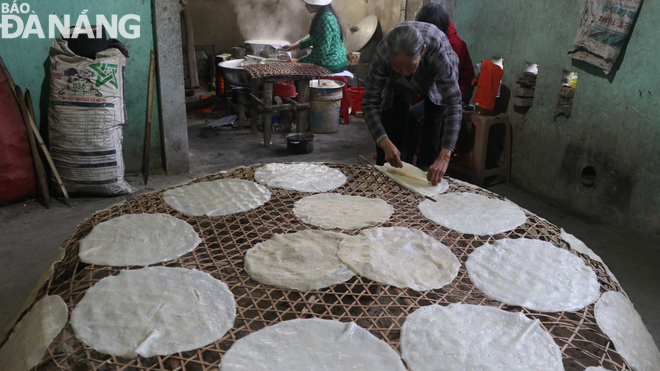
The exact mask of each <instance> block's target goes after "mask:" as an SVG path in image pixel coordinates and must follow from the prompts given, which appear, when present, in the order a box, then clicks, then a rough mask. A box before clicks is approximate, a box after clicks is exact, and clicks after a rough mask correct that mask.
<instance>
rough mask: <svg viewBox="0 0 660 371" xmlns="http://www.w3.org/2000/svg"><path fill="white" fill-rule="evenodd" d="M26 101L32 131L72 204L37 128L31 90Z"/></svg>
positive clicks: (64, 193) (66, 200) (63, 191)
mask: <svg viewBox="0 0 660 371" xmlns="http://www.w3.org/2000/svg"><path fill="white" fill-rule="evenodd" d="M25 103H26V104H27V107H28V111H29V112H30V115H29V116H30V126H31V127H32V133H33V134H34V137H35V138H36V139H37V141H38V142H39V145H40V146H41V150H42V151H43V153H44V156H46V160H48V165H50V170H51V171H52V172H53V175H54V176H55V180H57V183H58V184H59V185H60V189H61V190H62V194H63V195H64V199H65V201H64V203H66V204H67V205H68V206H71V200H70V199H69V192H67V191H66V187H64V184H63V183H62V178H60V173H59V172H58V171H57V168H56V167H55V163H54V162H53V158H52V157H50V152H48V148H47V147H46V143H44V140H43V138H42V137H41V134H39V129H37V124H36V123H35V119H34V107H33V106H32V96H31V95H30V90H25Z"/></svg>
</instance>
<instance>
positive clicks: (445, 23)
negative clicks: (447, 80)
mask: <svg viewBox="0 0 660 371" xmlns="http://www.w3.org/2000/svg"><path fill="white" fill-rule="evenodd" d="M415 20H416V21H417V22H426V23H431V24H433V25H435V26H436V27H438V28H439V29H440V31H442V32H444V34H445V35H447V39H449V43H450V44H451V48H452V49H453V50H454V52H455V53H456V55H458V70H459V73H458V86H459V87H460V88H461V95H462V96H463V102H465V103H466V104H467V103H469V100H470V98H471V97H469V96H465V92H466V90H467V88H468V87H469V86H471V82H472V78H473V77H474V69H473V67H472V59H471V58H470V53H469V52H468V48H467V44H466V43H465V41H463V40H461V38H460V37H458V34H457V33H456V28H454V24H453V23H452V22H451V20H450V19H449V14H447V12H446V11H445V9H444V8H443V7H442V5H439V4H434V3H430V4H426V5H424V6H422V7H421V8H420V9H419V11H418V12H417V17H416V18H415ZM466 98H467V100H466Z"/></svg>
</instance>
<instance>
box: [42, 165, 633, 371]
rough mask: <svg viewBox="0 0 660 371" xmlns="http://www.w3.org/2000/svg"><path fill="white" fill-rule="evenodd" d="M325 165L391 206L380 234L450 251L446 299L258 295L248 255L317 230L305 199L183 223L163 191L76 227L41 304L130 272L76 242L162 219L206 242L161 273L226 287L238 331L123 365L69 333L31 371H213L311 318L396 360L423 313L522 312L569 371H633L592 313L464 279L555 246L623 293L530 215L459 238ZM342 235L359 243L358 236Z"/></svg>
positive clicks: (287, 194)
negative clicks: (504, 299) (242, 348)
mask: <svg viewBox="0 0 660 371" xmlns="http://www.w3.org/2000/svg"><path fill="white" fill-rule="evenodd" d="M328 165H329V166H331V167H333V168H336V169H338V170H340V171H342V172H344V174H346V176H347V177H348V182H347V183H346V184H345V185H344V186H342V187H340V188H338V189H336V190H334V191H332V192H335V193H341V194H347V195H359V196H364V197H368V198H382V199H384V200H386V201H387V202H388V203H390V204H391V205H393V206H394V210H395V212H394V215H393V216H392V218H391V219H390V220H389V221H388V222H386V223H383V224H380V225H378V226H379V227H388V226H401V227H409V228H415V229H419V230H422V231H424V232H426V233H427V234H429V235H431V236H433V237H434V238H435V239H437V240H438V241H440V242H442V243H443V244H445V245H447V246H448V247H449V248H450V249H451V251H452V252H454V254H455V255H456V256H457V257H458V259H459V260H460V262H461V268H460V270H459V273H458V276H457V277H456V279H455V280H454V281H453V282H452V283H451V284H449V285H447V286H445V287H444V288H442V289H439V290H430V291H425V292H417V291H414V290H410V289H405V290H400V289H397V288H395V287H392V286H388V285H384V284H380V283H377V282H372V281H370V280H368V279H366V278H363V277H360V276H356V277H353V278H352V279H351V280H349V281H347V282H345V283H343V284H338V285H334V286H331V287H329V288H326V289H322V290H314V291H297V290H285V289H279V288H275V287H271V286H266V285H262V284H260V283H258V282H256V281H254V280H252V279H251V278H250V277H249V276H248V275H247V273H246V272H245V270H244V269H243V262H244V259H243V257H244V254H245V252H246V251H247V250H248V249H250V248H251V247H252V246H254V245H255V244H256V243H258V242H262V241H264V240H267V239H269V238H270V237H272V236H273V235H274V234H276V233H280V234H282V233H293V232H296V231H302V230H308V229H318V228H317V227H314V226H310V225H306V224H303V223H302V222H300V221H299V220H298V219H297V218H296V217H295V216H294V214H293V212H292V208H293V204H294V202H296V201H297V200H299V199H300V198H302V197H304V196H306V195H309V194H304V193H300V192H294V191H286V190H281V189H271V191H272V193H273V197H272V199H271V200H270V201H269V202H268V203H266V204H265V205H264V206H262V207H260V208H257V209H255V210H252V211H248V212H243V213H238V214H233V215H228V216H224V217H215V218H210V217H187V216H185V215H182V214H181V213H179V212H177V211H176V210H174V209H172V208H170V207H169V206H168V205H167V204H165V202H164V201H163V199H162V195H163V193H164V191H165V190H161V191H159V192H156V193H152V194H147V195H142V196H139V197H136V198H134V199H132V200H128V201H126V202H124V203H122V204H120V205H118V206H114V207H111V208H110V209H107V210H105V211H101V212H99V213H97V214H95V215H94V216H92V217H91V218H90V219H88V220H87V221H85V222H83V223H82V224H80V225H79V226H78V228H77V229H76V231H75V232H74V234H73V235H72V236H71V237H70V238H69V239H68V240H67V241H66V242H65V243H64V244H63V248H64V249H65V251H66V255H65V258H64V260H63V261H62V262H60V263H58V264H57V265H56V267H55V273H54V275H53V276H52V277H51V279H50V280H49V281H48V282H47V283H46V284H45V285H44V286H43V287H42V288H41V290H40V292H39V295H38V298H41V297H42V296H44V295H59V296H61V297H62V298H63V299H64V301H65V302H66V303H67V305H68V307H69V311H71V310H72V309H73V308H75V306H76V304H77V303H79V302H80V300H81V299H82V297H83V296H84V294H85V292H86V291H87V289H88V288H90V287H91V286H93V285H94V284H95V283H96V282H98V281H99V280H101V279H102V278H104V277H107V276H112V275H117V274H119V272H120V271H121V270H123V269H125V268H124V267H106V266H96V265H88V264H84V263H81V262H80V259H79V258H78V241H80V240H81V239H82V238H84V237H85V236H87V235H88V234H89V232H90V231H91V230H92V228H93V227H94V226H95V225H97V224H99V223H101V222H104V221H107V220H110V219H112V218H116V217H119V216H121V215H126V214H136V213H164V214H169V215H172V216H175V217H177V218H180V219H182V220H185V221H187V222H188V223H190V224H191V225H192V226H193V227H194V228H195V230H196V231H197V232H198V233H199V235H200V236H201V237H202V238H203V240H204V241H203V242H202V243H201V244H200V246H199V247H198V248H197V249H196V250H195V251H194V252H191V253H189V254H186V255H184V256H183V257H181V258H179V259H177V260H174V261H170V262H165V263H162V264H157V265H160V266H166V267H183V268H189V269H193V268H194V269H197V270H202V271H205V272H208V273H210V274H211V275H212V276H213V277H215V278H217V279H220V280H222V281H223V282H225V283H227V285H229V288H230V290H231V291H232V292H233V293H234V296H235V299H236V304H237V317H236V322H235V326H234V327H233V328H232V329H231V330H230V331H229V332H228V333H227V334H226V335H225V336H224V337H223V338H222V339H220V340H218V341H216V342H215V343H212V344H209V345H207V346H205V347H202V348H199V349H196V350H194V351H189V352H181V353H176V354H172V355H167V356H157V357H151V358H143V357H138V358H135V359H125V358H121V357H116V356H112V355H107V354H101V353H99V352H97V351H95V350H94V349H92V348H90V347H88V346H86V345H85V344H83V343H82V342H81V341H79V340H78V339H77V338H76V337H75V335H74V334H73V330H72V328H71V326H70V325H67V326H66V327H65V328H64V329H63V330H62V331H61V333H60V334H59V335H58V336H57V337H56V338H55V340H54V341H53V342H52V344H51V345H50V347H49V349H48V351H47V353H46V355H45V357H44V358H43V360H42V362H41V363H40V365H39V366H37V367H35V368H34V370H39V371H55V370H58V371H59V370H76V371H86V370H93V371H138V370H139V371H147V370H172V371H184V370H185V371H217V369H218V365H219V363H220V359H221V357H222V355H223V354H224V353H225V352H226V351H227V350H228V349H229V348H230V347H231V345H232V344H233V343H234V342H235V341H236V340H238V339H240V338H243V337H245V336H246V335H248V334H250V333H253V332H255V331H258V330H259V329H262V328H264V327H266V326H270V325H274V324H276V323H279V322H281V321H286V320H291V319H294V318H310V317H317V318H324V319H334V320H339V321H344V322H347V321H353V322H356V323H357V324H358V325H359V326H362V327H363V328H366V329H367V330H369V331H370V332H371V333H372V334H374V335H375V336H376V337H378V338H379V339H382V340H384V341H385V342H387V343H388V344H389V345H391V346H392V347H393V348H394V349H395V350H396V351H397V352H400V349H399V336H400V330H401V326H402V325H403V322H404V320H405V319H406V316H407V315H409V314H410V313H412V312H413V311H414V310H416V309H418V308H419V307H420V306H424V305H430V304H441V305H448V304H451V303H465V304H475V305H484V306H492V307H497V308H501V309H503V310H505V311H510V312H522V313H524V314H525V315H526V316H527V317H529V318H532V319H538V320H540V322H541V325H542V326H543V327H544V328H545V329H546V330H547V331H548V332H549V333H550V334H551V335H552V336H553V338H554V339H555V342H556V343H557V344H558V346H559V347H560V349H561V352H562V356H563V361H564V366H565V369H566V370H567V371H569V370H580V371H582V370H584V369H585V368H586V367H588V366H598V365H602V366H604V367H606V368H608V369H611V370H616V371H629V370H631V368H630V367H629V366H628V365H627V364H626V362H625V361H624V360H623V359H622V358H621V356H620V355H619V354H618V353H617V352H616V351H615V350H614V349H613V344H612V342H611V341H610V340H609V338H608V337H607V336H606V335H605V334H604V333H603V332H602V331H601V330H600V328H599V327H598V325H597V324H596V320H595V318H594V306H593V305H589V306H588V307H586V308H585V309H583V310H580V311H577V312H560V313H540V312H535V311H530V310H527V309H525V308H522V307H514V306H507V305H504V304H502V303H500V302H498V301H495V300H493V299H491V298H488V297H487V296H486V295H485V294H484V293H483V292H481V291H479V290H477V289H476V288H475V287H474V285H473V284H472V282H471V281H470V279H469V278H468V275H467V271H466V270H465V261H466V260H467V257H468V255H469V254H470V253H471V252H472V251H474V249H475V248H477V247H479V246H481V245H483V244H485V243H489V242H493V241H495V240H499V239H503V238H532V239H540V240H544V241H548V242H551V243H553V244H554V245H555V246H558V247H560V248H564V249H567V250H570V251H571V252H572V253H574V254H576V255H578V256H579V257H580V258H582V259H583V260H584V261H585V263H586V264H588V265H589V266H591V267H592V268H593V269H594V271H595V272H596V274H597V276H598V280H599V282H600V284H601V291H603V292H604V291H622V290H621V288H620V287H619V286H618V284H617V283H616V282H615V281H613V280H612V279H611V278H610V277H609V276H608V274H607V273H606V271H605V269H604V267H603V265H602V264H601V263H599V262H597V261H595V260H593V259H591V258H589V257H588V256H587V255H583V254H581V253H578V252H576V251H574V250H571V249H570V248H569V247H568V244H567V243H566V242H565V241H563V240H562V239H561V238H560V231H559V229H558V228H557V227H555V226H554V225H552V224H550V223H548V222H547V221H545V220H543V219H541V218H539V217H537V216H536V215H533V214H531V213H529V212H527V213H526V215H527V222H526V223H525V224H524V225H522V226H520V227H518V228H516V229H515V230H513V231H510V232H506V233H501V234H497V235H494V236H474V235H465V234H460V233H458V232H456V231H452V230H449V229H446V228H444V227H440V226H438V225H437V224H435V223H434V222H432V221H430V220H428V219H426V218H425V217H423V216H422V215H421V213H420V212H419V210H418V208H417V205H418V204H419V202H420V201H422V200H423V199H421V198H419V197H418V196H415V195H414V194H412V193H410V192H409V191H407V190H405V189H402V188H401V187H399V186H398V185H397V184H396V183H394V182H393V181H391V180H389V179H388V178H387V177H385V176H384V175H382V174H381V173H380V172H378V171H376V170H375V169H373V168H372V167H370V166H361V165H334V164H328ZM258 167H259V166H258V165H255V166H252V167H249V168H239V169H236V170H234V171H232V172H229V173H220V174H215V175H210V176H207V177H204V178H201V179H197V180H194V181H193V182H192V183H197V182H204V181H211V180H216V179H222V178H237V179H245V180H250V181H254V171H255V170H256V169H257V168H258ZM449 183H450V188H449V191H448V192H470V193H477V194H481V195H485V196H488V197H491V198H500V199H501V197H499V196H497V195H495V194H493V193H491V192H488V191H486V190H484V189H481V188H474V187H471V186H468V185H466V184H465V183H460V182H456V181H453V180H450V181H449ZM336 231H339V230H336ZM341 232H342V233H346V234H349V235H356V234H358V233H359V232H360V230H356V231H341ZM139 268H142V267H128V269H139ZM37 300H38V299H37ZM35 302H36V301H35Z"/></svg>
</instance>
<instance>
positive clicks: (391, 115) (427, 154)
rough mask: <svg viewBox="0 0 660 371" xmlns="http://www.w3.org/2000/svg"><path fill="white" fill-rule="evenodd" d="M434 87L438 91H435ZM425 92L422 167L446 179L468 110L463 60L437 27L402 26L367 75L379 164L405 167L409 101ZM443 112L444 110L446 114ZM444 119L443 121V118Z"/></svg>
mask: <svg viewBox="0 0 660 371" xmlns="http://www.w3.org/2000/svg"><path fill="white" fill-rule="evenodd" d="M434 83H435V86H436V87H437V90H436V89H432V87H433V84H434ZM417 94H422V95H423V97H424V104H425V112H426V115H425V120H427V122H426V123H425V125H424V132H423V133H422V147H421V149H420V153H419V156H418V164H419V165H421V166H423V167H425V166H428V167H429V169H428V175H427V177H428V180H429V181H430V182H431V183H432V184H433V185H437V184H438V183H440V181H441V180H442V177H443V176H444V174H445V172H446V171H447V166H448V165H449V160H450V158H451V153H452V151H453V150H454V146H455V145H456V139H457V138H458V133H459V131H460V127H461V118H462V114H463V110H462V108H461V91H460V88H459V86H458V57H457V55H456V53H455V52H454V51H453V50H452V47H451V45H450V43H449V40H448V39H447V36H445V34H444V33H443V32H442V31H440V30H439V29H438V28H437V27H436V26H434V25H432V24H429V23H421V22H403V23H401V24H399V25H398V26H396V27H395V28H394V29H393V30H392V31H390V33H389V34H388V36H387V38H385V39H384V40H383V41H381V42H380V44H379V45H378V47H377V49H376V53H375V55H374V57H373V60H372V62H371V72H370V73H369V76H368V77H367V82H366V85H365V90H364V95H363V99H362V110H363V111H364V115H365V121H366V123H367V126H368V128H369V131H370V132H371V135H372V137H373V138H374V140H375V141H376V144H377V154H378V156H377V157H378V158H377V163H378V164H379V165H382V164H384V163H385V162H389V163H390V165H392V166H394V167H402V166H403V164H402V163H401V151H404V152H409V151H411V150H413V148H406V147H411V146H410V145H406V143H411V142H412V140H406V134H405V133H406V130H405V129H406V125H405V124H406V118H407V114H408V109H409V106H410V102H411V101H412V100H413V99H414V98H415V97H416V96H417ZM443 111H444V112H443ZM443 116H444V120H443Z"/></svg>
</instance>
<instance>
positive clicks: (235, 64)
mask: <svg viewBox="0 0 660 371" xmlns="http://www.w3.org/2000/svg"><path fill="white" fill-rule="evenodd" d="M244 62H245V59H232V60H230V61H226V62H221V63H218V66H220V68H222V71H223V72H224V73H225V84H230V85H234V86H250V80H251V77H250V74H249V73H248V71H246V70H245V69H244V68H243V63H244Z"/></svg>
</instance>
